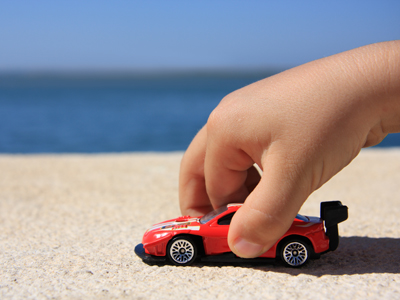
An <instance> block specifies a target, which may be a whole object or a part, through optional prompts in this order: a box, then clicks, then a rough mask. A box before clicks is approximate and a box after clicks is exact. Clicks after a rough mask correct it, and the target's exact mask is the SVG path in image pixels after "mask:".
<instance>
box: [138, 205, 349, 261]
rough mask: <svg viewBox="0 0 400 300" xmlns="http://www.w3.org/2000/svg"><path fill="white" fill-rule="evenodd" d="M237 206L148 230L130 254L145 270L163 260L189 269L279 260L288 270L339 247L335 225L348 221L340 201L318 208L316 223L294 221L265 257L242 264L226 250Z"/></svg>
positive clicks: (299, 217) (304, 218) (305, 219)
mask: <svg viewBox="0 0 400 300" xmlns="http://www.w3.org/2000/svg"><path fill="white" fill-rule="evenodd" d="M241 206H242V204H228V205H226V206H223V207H220V208H219V209H217V210H214V211H212V212H210V213H208V214H206V215H204V216H203V217H200V218H195V217H189V216H183V217H179V218H176V219H172V220H168V221H165V222H161V223H158V224H155V225H153V226H152V227H151V228H150V229H148V230H147V231H146V232H145V234H144V236H143V240H142V244H139V245H137V246H136V248H135V252H136V254H137V255H138V256H139V257H140V258H142V260H143V261H144V262H146V263H149V264H157V263H158V264H159V263H162V262H167V260H169V261H170V262H172V263H173V264H175V265H190V264H192V263H193V262H194V261H196V260H197V259H200V260H201V261H210V262H224V263H227V262H230V263H232V262H233V263H235V262H250V261H252V260H255V261H257V260H258V261H263V260H270V259H275V258H280V259H281V260H282V261H283V263H284V264H286V265H287V266H291V267H300V266H302V265H304V264H305V263H306V262H307V261H308V259H309V258H310V257H319V255H320V254H322V253H325V252H328V251H333V250H335V249H336V248H337V246H338V244H339V234H338V226H337V224H338V223H340V222H343V221H344V220H346V219H347V217H348V212H347V206H344V205H342V203H341V202H340V201H329V202H322V203H321V217H320V218H318V217H307V216H303V215H297V216H296V218H295V219H294V221H293V224H292V225H291V227H290V228H289V230H288V231H287V232H286V233H285V234H284V235H283V236H282V237H281V238H280V239H279V240H278V241H277V242H276V243H275V245H274V246H273V247H272V248H271V249H269V250H268V251H267V252H265V253H264V254H262V255H261V256H259V257H258V258H255V259H244V258H240V257H237V256H236V255H234V254H233V253H232V252H231V250H230V249H229V246H228V242H227V236H228V230H229V224H230V221H231V219H232V217H233V215H234V214H235V212H236V211H237V210H238V209H240V207H241Z"/></svg>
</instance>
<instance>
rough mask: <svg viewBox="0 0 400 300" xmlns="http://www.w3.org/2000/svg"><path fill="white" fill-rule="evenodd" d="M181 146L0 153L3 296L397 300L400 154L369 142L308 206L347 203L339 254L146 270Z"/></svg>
mask: <svg viewBox="0 0 400 300" xmlns="http://www.w3.org/2000/svg"><path fill="white" fill-rule="evenodd" d="M181 157H182V153H160V154H152V153H135V154H115V155H111V154H110V155H26V156H25V155H16V156H14V155H2V156H0V298H1V299H202V300H203V299H216V298H218V299H352V300H353V299H400V275H399V273H400V259H399V253H400V221H399V217H400V185H399V183H400V150H399V149H394V150H379V149H373V150H363V151H362V153H361V154H360V155H359V156H358V157H357V158H356V159H355V160H354V161H353V162H352V163H351V164H350V165H349V166H348V167H346V168H345V169H344V170H343V171H342V172H340V173H339V174H338V175H337V176H335V177H334V178H333V179H332V180H331V181H329V182H328V183H327V184H326V185H324V186H323V187H322V188H321V189H320V190H318V191H316V192H315V193H314V194H313V195H312V196H311V197H310V198H309V200H308V201H307V202H306V203H305V204H304V206H303V208H302V210H301V212H302V213H304V214H308V215H315V216H318V215H319V203H320V202H321V201H326V200H341V201H342V202H343V203H344V204H346V205H347V206H348V207H349V219H348V220H347V221H345V222H344V223H342V224H340V226H339V230H340V233H341V236H342V238H341V241H340V245H339V248H338V249H337V250H336V251H335V252H332V253H328V254H325V255H323V256H322V257H321V258H320V259H317V260H312V261H310V263H309V264H307V265H306V266H304V267H303V268H300V269H291V268H286V267H283V266H282V265H281V264H274V263H272V264H263V265H235V266H221V265H206V264H198V265H194V266H191V267H175V266H170V265H166V266H162V267H159V266H148V265H146V264H144V263H143V262H142V261H141V260H140V259H139V258H138V257H137V256H136V255H135V253H134V247H135V246H136V244H138V243H140V242H141V238H142V235H143V233H144V231H145V230H146V229H147V228H148V227H150V226H151V225H152V224H154V223H156V222H160V221H163V220H166V219H170V218H174V217H177V216H179V215H180V211H179V207H178V171H179V163H180V159H181Z"/></svg>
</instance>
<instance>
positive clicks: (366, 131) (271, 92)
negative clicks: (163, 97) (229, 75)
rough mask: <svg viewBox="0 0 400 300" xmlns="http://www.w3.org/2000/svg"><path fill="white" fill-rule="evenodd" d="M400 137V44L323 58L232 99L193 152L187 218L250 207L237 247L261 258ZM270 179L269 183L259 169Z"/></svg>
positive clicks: (233, 237) (236, 229) (186, 178)
mask: <svg viewBox="0 0 400 300" xmlns="http://www.w3.org/2000/svg"><path fill="white" fill-rule="evenodd" d="M392 132H400V41H392V42H384V43H378V44H372V45H368V46H364V47H361V48H357V49H353V50H350V51H346V52H343V53H339V54H336V55H333V56H330V57H326V58H323V59H319V60H316V61H313V62H310V63H307V64H304V65H301V66H299V67H296V68H293V69H290V70H287V71H285V72H282V73H280V74H277V75H275V76H272V77H268V78H266V79H264V80H261V81H258V82H255V83H253V84H251V85H248V86H246V87H244V88H242V89H239V90H237V91H235V92H233V93H231V94H229V95H227V96H226V97H225V98H224V99H223V100H222V101H221V102H220V104H219V105H218V106H217V107H216V108H215V110H214V111H213V112H212V113H211V115H210V117H209V119H208V121H207V124H206V125H205V126H204V127H203V128H202V129H201V130H200V132H199V133H198V134H197V135H196V137H195V138H194V140H193V141H192V143H191V144H190V146H189V148H188V149H187V151H186V153H185V154H184V157H183V159H182V163H181V169H180V182H179V193H180V207H181V211H182V213H183V214H184V215H192V216H198V215H203V214H205V213H207V212H209V211H211V210H213V209H215V208H218V207H220V206H222V205H225V204H227V203H235V202H244V205H243V206H242V208H241V209H240V210H239V211H238V212H237V213H236V214H235V216H234V217H233V219H232V222H231V225H230V229H229V234H228V244H229V247H230V248H231V250H232V251H233V252H234V253H235V254H236V255H238V256H240V257H245V258H252V257H256V256H258V255H260V254H262V253H264V252H265V251H267V250H268V249H269V248H270V247H272V246H273V245H274V243H275V242H276V241H277V240H278V239H279V238H280V237H281V236H282V235H283V234H284V233H285V232H286V231H287V230H288V228H289V227H290V225H291V223H292V222H293V219H294V217H295V216H296V214H297V213H298V211H299V210H300V208H301V206H302V204H303V203H304V202H305V201H306V200H307V198H308V196H309V195H310V194H311V193H312V192H313V191H315V190H316V189H318V188H319V187H321V186H322V185H323V184H324V183H325V182H327V181H328V180H329V179H330V178H332V177H333V176H334V175H335V174H337V173H338V172H339V171H340V170H342V169H343V168H344V167H345V166H346V165H348V164H349V163H350V162H351V161H352V160H353V159H354V158H355V157H356V156H357V155H358V153H359V152H360V150H361V148H363V147H368V146H372V145H376V144H378V143H380V142H381V141H382V140H383V139H384V137H385V136H386V135H387V134H388V133H392ZM254 164H257V165H258V166H259V167H260V169H262V171H263V175H262V176H261V177H260V175H259V173H258V172H257V170H256V169H255V168H254V166H253V165H254Z"/></svg>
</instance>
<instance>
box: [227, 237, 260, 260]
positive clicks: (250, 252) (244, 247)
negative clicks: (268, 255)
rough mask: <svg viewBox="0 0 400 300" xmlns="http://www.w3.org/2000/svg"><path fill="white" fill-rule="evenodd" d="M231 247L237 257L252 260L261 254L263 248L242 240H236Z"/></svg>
mask: <svg viewBox="0 0 400 300" xmlns="http://www.w3.org/2000/svg"><path fill="white" fill-rule="evenodd" d="M233 247H234V248H235V250H236V251H235V252H236V254H237V255H238V256H240V257H244V258H253V257H257V256H259V255H261V254H262V253H263V248H264V247H263V246H262V245H259V244H254V243H252V242H249V241H247V240H245V239H243V238H238V239H237V240H236V241H235V243H234V245H233Z"/></svg>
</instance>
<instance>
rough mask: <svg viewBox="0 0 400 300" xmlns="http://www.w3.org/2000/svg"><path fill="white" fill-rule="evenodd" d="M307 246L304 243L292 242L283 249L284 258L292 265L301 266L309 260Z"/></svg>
mask: <svg viewBox="0 0 400 300" xmlns="http://www.w3.org/2000/svg"><path fill="white" fill-rule="evenodd" d="M307 257H308V253H307V248H306V246H304V245H303V244H302V243H299V242H291V243H289V244H287V245H286V247H285V248H284V249H283V259H284V260H285V262H287V263H288V264H289V265H291V266H294V267H296V266H301V265H302V264H304V263H305V262H306V261H307Z"/></svg>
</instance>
